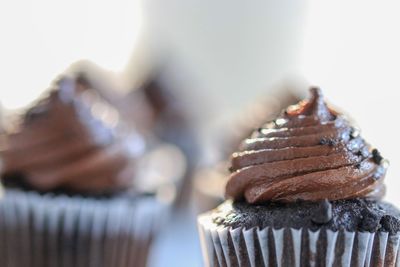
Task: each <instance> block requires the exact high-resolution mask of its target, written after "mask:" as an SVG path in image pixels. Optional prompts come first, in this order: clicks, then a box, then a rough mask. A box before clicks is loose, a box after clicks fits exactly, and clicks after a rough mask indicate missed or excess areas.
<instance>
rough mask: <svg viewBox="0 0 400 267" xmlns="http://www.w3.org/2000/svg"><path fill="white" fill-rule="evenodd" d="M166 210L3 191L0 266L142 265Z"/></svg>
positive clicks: (130, 202)
mask: <svg viewBox="0 0 400 267" xmlns="http://www.w3.org/2000/svg"><path fill="white" fill-rule="evenodd" d="M166 209H167V205H164V204H161V203H159V202H158V201H157V200H155V199H154V198H152V197H138V198H136V199H129V198H124V197H120V198H115V199H94V198H83V197H75V196H74V197H69V196H64V195H52V194H47V195H39V194H37V193H35V192H22V191H18V190H6V192H5V197H4V198H3V199H2V200H1V201H0V266H2V267H8V266H12V267H27V266H30V267H36V266H37V267H44V266H49V267H54V266H57V267H63V266H64V267H70V266H77V267H79V266H82V267H90V266H93V267H108V266H110V267H115V266H118V267H123V266H130V267H132V266H135V267H142V266H146V262H147V256H148V253H149V250H150V247H151V243H152V240H153V237H154V235H155V233H156V231H157V229H159V225H158V222H160V221H162V220H160V216H163V215H165V211H166Z"/></svg>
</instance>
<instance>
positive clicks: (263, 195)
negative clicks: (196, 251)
mask: <svg viewBox="0 0 400 267" xmlns="http://www.w3.org/2000/svg"><path fill="white" fill-rule="evenodd" d="M311 93H312V96H311V98H310V99H309V100H305V101H301V102H299V104H297V105H294V106H290V107H289V108H288V109H286V110H285V111H284V112H283V113H282V114H281V116H279V117H278V118H277V119H275V120H273V121H271V122H269V123H266V124H265V125H263V126H262V127H260V128H259V129H258V130H256V131H255V132H254V133H253V134H252V135H251V137H249V138H248V139H246V140H245V141H244V142H243V144H242V146H241V148H240V150H239V151H238V152H235V153H233V155H232V158H231V167H230V171H231V175H230V178H229V180H228V182H227V185H226V196H227V198H228V200H226V201H225V202H224V203H223V204H222V205H220V206H219V207H218V208H216V209H215V210H213V211H210V212H208V213H205V214H203V215H201V216H200V217H199V219H198V226H199V233H200V239H201V244H202V250H203V255H204V261H205V264H206V266H400V255H399V253H398V252H399V249H400V247H399V244H400V243H399V242H400V240H399V237H400V212H399V210H398V209H397V208H395V207H394V206H393V205H391V204H389V203H386V202H383V201H381V200H380V199H381V198H382V197H383V195H384V191H385V186H384V184H383V179H384V176H385V173H386V168H387V161H386V160H384V159H383V158H382V157H381V155H380V154H379V152H378V151H377V150H376V149H372V148H371V147H370V145H369V144H367V143H366V142H365V141H364V139H362V138H361V136H360V135H359V131H358V130H357V129H356V128H355V127H353V126H352V125H351V124H350V123H349V122H348V120H346V118H345V117H344V115H342V114H340V113H338V112H337V111H335V110H332V109H331V108H330V107H328V106H327V105H326V103H325V102H324V100H323V98H322V94H321V91H320V90H319V89H317V88H313V89H311Z"/></svg>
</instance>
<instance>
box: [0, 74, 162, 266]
mask: <svg viewBox="0 0 400 267" xmlns="http://www.w3.org/2000/svg"><path fill="white" fill-rule="evenodd" d="M147 147H148V145H147V143H146V140H145V139H144V138H143V137H142V136H140V135H139V134H137V133H136V132H134V131H133V130H132V128H127V127H125V125H124V123H123V121H122V120H121V118H120V116H119V113H118V111H117V109H115V108H114V107H113V106H112V105H110V104H109V103H108V102H107V100H106V99H105V98H103V97H102V96H101V94H100V93H99V92H98V91H97V90H96V89H95V88H93V86H92V85H91V84H90V83H89V82H88V81H87V80H86V79H83V78H82V76H80V75H78V74H76V75H75V74H74V75H72V74H71V75H64V76H63V77H61V78H60V79H59V80H58V81H57V82H56V83H55V84H54V88H51V89H50V90H49V91H47V92H46V94H45V95H44V96H43V97H42V98H40V100H39V101H38V102H36V103H34V104H33V105H32V107H30V108H28V109H27V110H25V111H23V112H22V113H21V114H20V115H18V114H17V115H16V116H15V118H14V119H13V126H12V127H11V128H8V129H6V130H5V132H4V133H2V134H1V144H0V157H1V161H2V164H3V168H2V170H1V176H2V180H3V181H4V183H5V186H6V188H7V190H6V196H5V198H4V200H2V201H0V214H1V215H0V218H1V219H0V237H1V238H0V247H1V249H0V250H1V251H2V252H1V253H3V255H2V257H0V265H1V266H132V265H134V266H145V264H146V260H147V256H148V253H149V248H150V245H151V242H152V239H153V237H154V234H155V232H156V230H157V225H158V224H157V221H159V219H160V216H162V215H163V214H164V212H165V209H166V208H167V205H166V203H164V202H162V201H160V200H159V199H158V198H157V197H156V195H155V194H154V192H152V191H147V192H143V191H141V190H138V188H137V187H135V183H136V182H135V180H136V181H137V180H143V177H139V176H140V175H142V176H143V175H145V174H143V172H141V171H139V169H140V168H139V167H138V166H140V164H141V160H142V158H143V157H145V155H146V153H145V152H146V149H147ZM3 248H6V249H3Z"/></svg>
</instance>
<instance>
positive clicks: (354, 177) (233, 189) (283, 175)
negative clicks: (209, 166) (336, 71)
mask: <svg viewBox="0 0 400 267" xmlns="http://www.w3.org/2000/svg"><path fill="white" fill-rule="evenodd" d="M310 91H311V94H312V96H311V98H310V99H309V100H303V101H301V102H299V103H298V104H297V105H294V106H290V107H289V108H288V109H287V110H286V111H284V112H283V113H282V115H281V116H280V117H279V118H277V119H275V120H274V121H272V122H269V123H267V124H265V125H264V126H263V127H261V128H259V129H258V130H256V131H255V132H254V133H253V134H252V136H251V137H250V138H248V139H246V140H245V141H244V142H243V144H242V147H241V149H240V151H239V152H236V153H234V154H233V155H232V159H231V176H230V179H229V181H228V183H227V185H226V196H227V197H228V198H233V199H234V200H241V199H243V198H244V199H245V200H246V201H247V202H249V203H260V202H265V201H278V202H294V201H297V200H304V201H319V200H323V199H328V200H338V199H351V198H357V197H371V198H380V197H382V196H383V195H384V192H385V187H384V185H383V178H384V176H385V173H386V166H387V162H386V161H385V160H383V159H382V157H381V156H380V154H379V152H378V151H377V150H376V149H371V147H370V146H369V144H367V143H366V142H365V141H364V139H362V138H361V137H360V135H359V131H358V130H357V129H356V128H355V127H353V126H352V125H351V124H350V123H349V121H347V120H346V118H345V117H344V115H342V114H339V113H338V112H336V111H335V110H333V109H331V108H330V107H328V106H327V105H326V103H325V102H324V99H323V96H322V93H321V91H320V89H318V88H312V89H311V90H310Z"/></svg>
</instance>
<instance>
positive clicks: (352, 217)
mask: <svg viewBox="0 0 400 267" xmlns="http://www.w3.org/2000/svg"><path fill="white" fill-rule="evenodd" d="M211 216H212V218H213V221H214V223H215V224H217V225H223V226H225V227H232V228H237V227H245V228H252V227H259V228H261V229H262V228H265V227H273V228H277V229H279V228H283V227H291V228H296V229H298V228H304V227H305V228H309V229H312V230H316V229H319V228H320V227H326V228H328V229H330V230H332V231H338V230H340V229H345V230H347V231H368V232H376V231H384V232H390V233H396V232H398V231H400V211H399V210H398V209H397V208H395V207H394V206H393V205H391V204H389V203H386V202H381V201H373V200H367V199H352V200H338V201H330V202H329V201H321V202H317V203H312V202H296V203H265V204H261V205H252V204H248V203H246V202H238V203H231V202H225V203H224V204H223V206H220V207H218V208H217V209H215V210H214V211H213V212H212V213H211Z"/></svg>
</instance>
